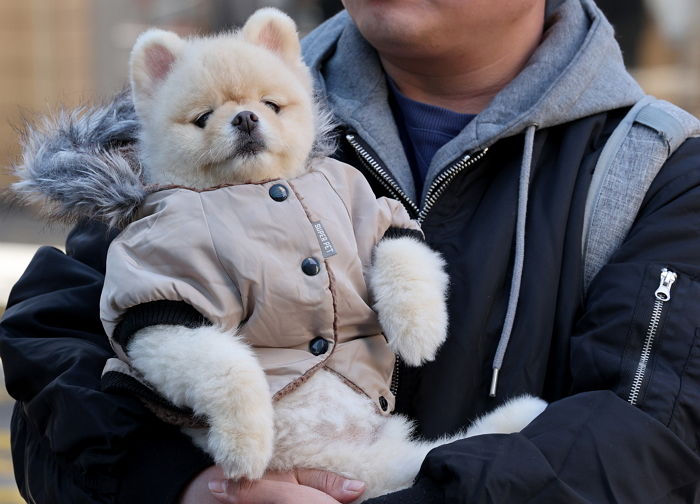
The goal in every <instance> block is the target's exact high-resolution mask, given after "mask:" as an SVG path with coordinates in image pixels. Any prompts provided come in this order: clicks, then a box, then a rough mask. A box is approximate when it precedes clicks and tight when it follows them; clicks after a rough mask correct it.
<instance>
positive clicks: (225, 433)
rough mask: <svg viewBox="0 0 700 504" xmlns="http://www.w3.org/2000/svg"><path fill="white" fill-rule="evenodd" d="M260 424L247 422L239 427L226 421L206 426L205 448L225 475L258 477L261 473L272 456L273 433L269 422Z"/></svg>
mask: <svg viewBox="0 0 700 504" xmlns="http://www.w3.org/2000/svg"><path fill="white" fill-rule="evenodd" d="M263 424H267V425H263ZM263 424H258V425H257V426H256V427H253V425H252V422H251V425H249V426H248V428H243V426H242V425H240V424H239V425H234V424H233V423H229V424H228V425H217V426H212V427H211V428H210V430H209V437H208V439H207V445H208V450H207V451H208V452H209V454H210V455H211V456H212V457H213V458H214V461H215V462H216V463H217V464H218V465H220V466H221V467H222V469H223V470H224V474H225V475H226V477H227V478H231V479H239V478H246V479H259V478H261V477H262V475H263V474H264V473H265V469H267V466H268V465H269V463H270V459H271V458H272V451H273V441H274V436H273V430H272V424H271V422H270V423H269V424H268V422H263Z"/></svg>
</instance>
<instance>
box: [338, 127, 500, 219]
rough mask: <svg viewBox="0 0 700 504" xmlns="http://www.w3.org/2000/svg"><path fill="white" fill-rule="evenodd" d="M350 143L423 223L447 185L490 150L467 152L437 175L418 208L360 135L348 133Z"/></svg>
mask: <svg viewBox="0 0 700 504" xmlns="http://www.w3.org/2000/svg"><path fill="white" fill-rule="evenodd" d="M345 138H346V139H347V141H348V143H350V145H351V146H352V148H353V149H355V152H357V154H358V156H359V157H360V160H361V161H362V163H363V164H364V165H365V168H367V171H369V172H370V173H371V174H372V176H373V177H374V178H375V179H376V180H377V181H378V182H379V183H380V184H381V185H382V187H384V189H386V190H387V191H389V194H391V196H393V197H394V198H395V199H398V200H400V201H401V202H402V203H403V204H404V205H406V206H407V207H409V208H410V209H411V210H413V212H414V213H415V214H416V215H417V218H416V220H417V221H418V222H419V223H423V221H425V218H426V217H427V216H428V212H430V210H431V209H432V208H433V206H435V203H437V201H438V200H439V199H440V196H442V194H443V193H444V192H445V190H446V189H447V186H448V185H449V184H450V182H452V181H453V180H454V178H455V177H456V176H457V175H458V174H459V173H460V172H462V170H464V169H465V168H467V167H469V166H471V165H473V164H474V163H476V162H477V161H479V160H480V159H481V158H482V157H484V155H485V154H486V153H487V152H488V150H489V149H488V147H487V148H485V149H484V150H482V151H481V152H479V153H477V154H475V155H474V156H472V155H470V154H465V155H464V156H463V157H462V158H461V159H459V160H458V161H456V162H455V163H453V164H452V165H450V166H449V167H448V168H447V169H445V170H443V171H442V172H440V174H439V175H438V176H437V177H435V180H433V183H432V184H430V188H429V189H428V193H427V194H426V197H425V205H424V206H423V208H422V209H420V208H418V205H416V204H415V203H414V202H413V201H411V199H410V198H409V197H408V196H407V195H406V193H405V192H404V191H403V189H401V187H399V184H398V183H397V182H396V180H394V178H393V177H392V176H391V175H390V174H389V172H388V171H387V170H386V169H385V168H384V167H383V166H382V164H381V163H379V162H378V161H377V160H376V159H374V157H372V155H371V154H370V153H369V151H368V149H367V147H365V146H364V145H363V144H362V143H361V141H360V139H359V137H358V136H357V135H355V134H354V133H348V134H347V135H345Z"/></svg>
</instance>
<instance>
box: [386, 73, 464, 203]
mask: <svg viewBox="0 0 700 504" xmlns="http://www.w3.org/2000/svg"><path fill="white" fill-rule="evenodd" d="M387 82H388V83H389V84H388V88H389V105H390V106H391V111H392V113H393V114H394V121H396V126H397V127H398V130H399V137H400V139H401V143H402V144H403V148H404V151H405V152H406V157H407V158H408V163H409V164H410V166H411V172H412V173H413V179H414V182H415V185H416V194H418V195H420V194H421V193H422V191H423V184H424V183H425V177H426V175H427V174H428V168H429V167H430V162H431V161H432V159H433V156H434V155H435V153H436V152H437V151H438V150H439V149H440V147H442V146H443V145H445V144H446V143H447V142H449V141H450V140H452V139H453V138H454V137H456V136H457V135H458V134H459V132H460V131H462V130H463V129H464V127H465V126H466V125H467V124H469V123H470V122H471V120H472V119H474V117H476V114H460V113H459V112H453V111H452V110H449V109H446V108H442V107H437V106H435V105H428V104H427V103H421V102H417V101H415V100H412V99H410V98H408V97H407V96H405V95H403V94H402V93H401V91H399V89H398V88H397V87H396V84H394V82H392V80H391V79H388V78H387Z"/></svg>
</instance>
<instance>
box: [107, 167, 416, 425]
mask: <svg viewBox="0 0 700 504" xmlns="http://www.w3.org/2000/svg"><path fill="white" fill-rule="evenodd" d="M390 227H393V228H404V229H410V230H419V227H418V225H417V224H416V223H415V222H414V221H412V220H411V219H410V218H409V216H408V214H407V213H406V211H405V209H404V208H403V206H402V205H401V204H400V203H399V202H397V201H394V200H390V199H387V198H379V199H377V198H376V197H375V196H374V194H373V192H372V190H371V188H370V187H369V184H368V183H367V181H366V180H365V179H364V177H363V176H362V175H361V174H360V173H359V172H358V171H357V170H356V169H355V168H352V167H351V166H349V165H346V164H343V163H340V162H338V161H335V160H332V159H323V160H320V161H317V162H316V163H315V164H314V166H313V167H312V170H311V171H309V172H307V173H305V174H304V175H302V176H300V177H298V178H295V179H291V180H283V179H278V180H273V181H269V182H265V183H260V184H244V185H234V186H225V187H221V188H215V189H212V190H205V191H195V190H190V189H183V188H174V189H164V190H160V191H158V192H155V193H153V194H151V195H149V196H148V197H147V199H146V202H145V204H144V205H143V208H142V211H141V213H140V215H139V219H138V220H137V221H135V222H134V223H132V224H131V225H129V226H128V227H127V228H126V229H125V230H124V231H123V232H122V233H121V234H120V235H119V236H118V237H117V238H116V239H115V240H114V241H113V243H112V244H111V246H110V249H109V254H108V258H107V274H106V279H105V285H104V290H103V293H102V300H101V316H102V320H103V324H104V326H105V329H106V331H107V334H108V335H109V336H110V338H111V341H112V345H113V347H114V348H115V350H116V352H117V354H118V355H119V356H120V358H122V359H123V360H125V361H126V362H128V357H127V355H126V353H125V352H124V349H123V348H122V346H121V345H120V344H119V342H118V341H117V339H115V338H113V335H114V332H115V328H117V327H118V325H119V323H120V321H121V320H122V318H123V316H124V315H125V313H126V312H127V310H129V309H130V308H132V307H136V306H138V305H143V304H144V303H151V302H154V301H160V300H169V301H183V302H185V303H187V304H188V305H190V306H191V307H193V308H194V309H196V310H197V311H198V312H199V313H200V314H202V315H203V316H204V317H205V318H206V319H207V320H208V321H210V322H211V323H213V324H216V325H220V326H222V327H224V328H225V329H228V330H231V331H233V330H235V329H236V328H239V332H240V333H241V334H242V335H243V336H244V337H245V339H246V341H247V342H248V343H249V344H250V345H251V346H252V347H253V348H254V349H255V352H256V354H257V356H258V358H259V360H260V363H261V365H262V366H263V368H264V369H265V372H266V375H267V378H268V381H269V385H270V388H271V391H272V393H273V394H274V398H275V399H276V398H279V397H281V396H282V395H284V394H285V393H287V392H289V391H291V390H293V389H294V388H295V387H296V386H298V385H299V384H300V383H302V382H303V381H304V380H305V379H306V378H308V377H309V376H310V375H311V374H312V373H313V372H314V371H316V370H318V369H320V368H321V367H325V368H326V369H330V370H332V371H334V372H336V373H337V374H339V375H340V376H342V377H343V378H344V379H345V380H346V382H347V383H348V384H349V385H350V386H352V387H353V388H355V389H356V390H358V391H361V392H364V393H365V394H367V395H368V396H369V397H370V398H371V399H372V400H373V401H374V403H375V405H377V409H378V410H379V411H380V412H382V413H383V414H388V413H389V412H391V411H392V410H393V407H394V398H393V395H392V394H391V392H390V381H391V374H392V370H393V365H394V355H393V353H392V352H391V351H390V349H389V347H388V345H387V343H386V340H385V338H384V337H383V335H382V334H381V328H380V327H379V324H378V320H377V316H376V313H375V312H374V311H373V310H372V308H371V307H370V300H369V294H368V290H367V285H366V282H365V276H364V272H365V271H366V269H367V268H368V267H369V266H370V264H371V262H372V252H373V249H374V247H375V245H376V244H377V243H378V241H379V240H380V239H381V238H382V237H383V236H384V234H385V232H386V231H387V230H388V229H389V228H390ZM162 323H165V322H162ZM122 342H123V341H122ZM111 368H112V370H113V369H114V367H113V366H111Z"/></svg>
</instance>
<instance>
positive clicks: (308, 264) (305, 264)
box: [301, 257, 321, 276]
mask: <svg viewBox="0 0 700 504" xmlns="http://www.w3.org/2000/svg"><path fill="white" fill-rule="evenodd" d="M301 271H303V272H304V273H305V274H307V275H309V276H314V275H318V274H319V272H320V271H321V263H319V262H318V260H316V259H314V258H313V257H307V258H306V259H304V260H303V261H302V262H301Z"/></svg>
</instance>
